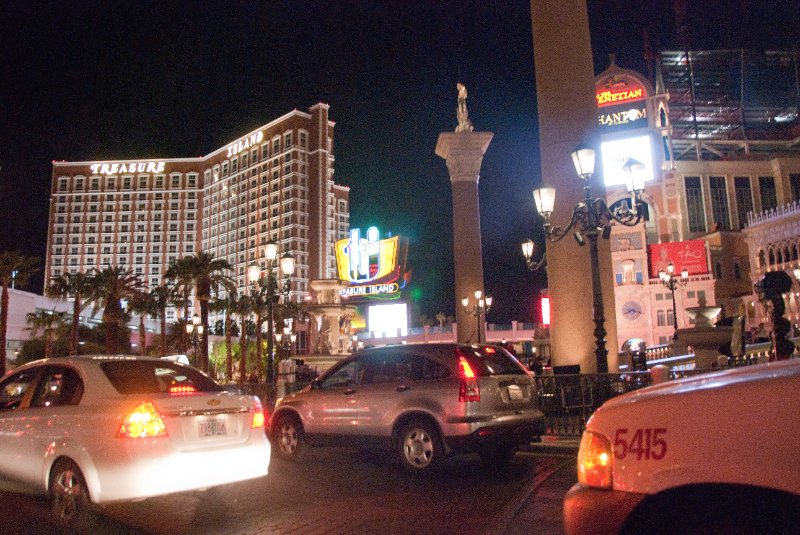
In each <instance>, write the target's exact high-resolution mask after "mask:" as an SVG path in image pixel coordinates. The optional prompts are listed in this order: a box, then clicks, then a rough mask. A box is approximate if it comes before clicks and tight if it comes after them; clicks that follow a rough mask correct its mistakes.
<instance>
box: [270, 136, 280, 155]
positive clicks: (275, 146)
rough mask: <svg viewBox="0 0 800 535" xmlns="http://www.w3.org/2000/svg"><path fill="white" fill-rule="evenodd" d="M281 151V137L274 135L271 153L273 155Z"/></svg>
mask: <svg viewBox="0 0 800 535" xmlns="http://www.w3.org/2000/svg"><path fill="white" fill-rule="evenodd" d="M280 151H281V138H279V137H276V138H274V139H273V140H272V155H273V156H275V155H276V154H278V153H279V152H280Z"/></svg>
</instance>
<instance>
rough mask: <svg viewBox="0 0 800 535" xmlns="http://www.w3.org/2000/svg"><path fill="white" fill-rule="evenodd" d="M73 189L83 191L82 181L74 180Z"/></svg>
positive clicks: (80, 179) (79, 179)
mask: <svg viewBox="0 0 800 535" xmlns="http://www.w3.org/2000/svg"><path fill="white" fill-rule="evenodd" d="M75 189H76V190H80V191H83V179H82V178H76V179H75Z"/></svg>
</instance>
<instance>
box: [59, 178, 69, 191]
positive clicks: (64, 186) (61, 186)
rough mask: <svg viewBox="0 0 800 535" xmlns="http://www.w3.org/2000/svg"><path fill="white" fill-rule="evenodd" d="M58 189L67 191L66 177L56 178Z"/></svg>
mask: <svg viewBox="0 0 800 535" xmlns="http://www.w3.org/2000/svg"><path fill="white" fill-rule="evenodd" d="M58 191H67V179H66V178H59V179H58Z"/></svg>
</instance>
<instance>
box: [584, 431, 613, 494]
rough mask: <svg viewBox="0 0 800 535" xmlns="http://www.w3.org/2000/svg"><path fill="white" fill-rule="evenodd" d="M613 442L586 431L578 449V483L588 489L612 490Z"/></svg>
mask: <svg viewBox="0 0 800 535" xmlns="http://www.w3.org/2000/svg"><path fill="white" fill-rule="evenodd" d="M612 453H613V452H612V449H611V442H610V441H609V440H608V439H607V438H606V437H604V436H603V435H601V434H599V433H593V432H591V431H584V432H583V436H582V437H581V445H580V447H579V448H578V482H579V483H581V484H583V485H586V486H588V487H597V488H604V489H610V488H611V456H612Z"/></svg>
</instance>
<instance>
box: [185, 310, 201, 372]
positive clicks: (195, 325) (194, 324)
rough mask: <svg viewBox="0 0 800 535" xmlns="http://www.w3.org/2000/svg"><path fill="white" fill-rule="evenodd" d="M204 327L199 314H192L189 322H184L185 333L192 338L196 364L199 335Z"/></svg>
mask: <svg viewBox="0 0 800 535" xmlns="http://www.w3.org/2000/svg"><path fill="white" fill-rule="evenodd" d="M203 330H204V327H203V326H202V325H201V324H200V316H198V315H197V314H195V315H194V316H192V321H191V322H186V334H188V335H189V336H190V337H191V339H192V347H193V348H194V354H193V357H194V361H195V365H197V346H199V345H200V337H201V336H203Z"/></svg>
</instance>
